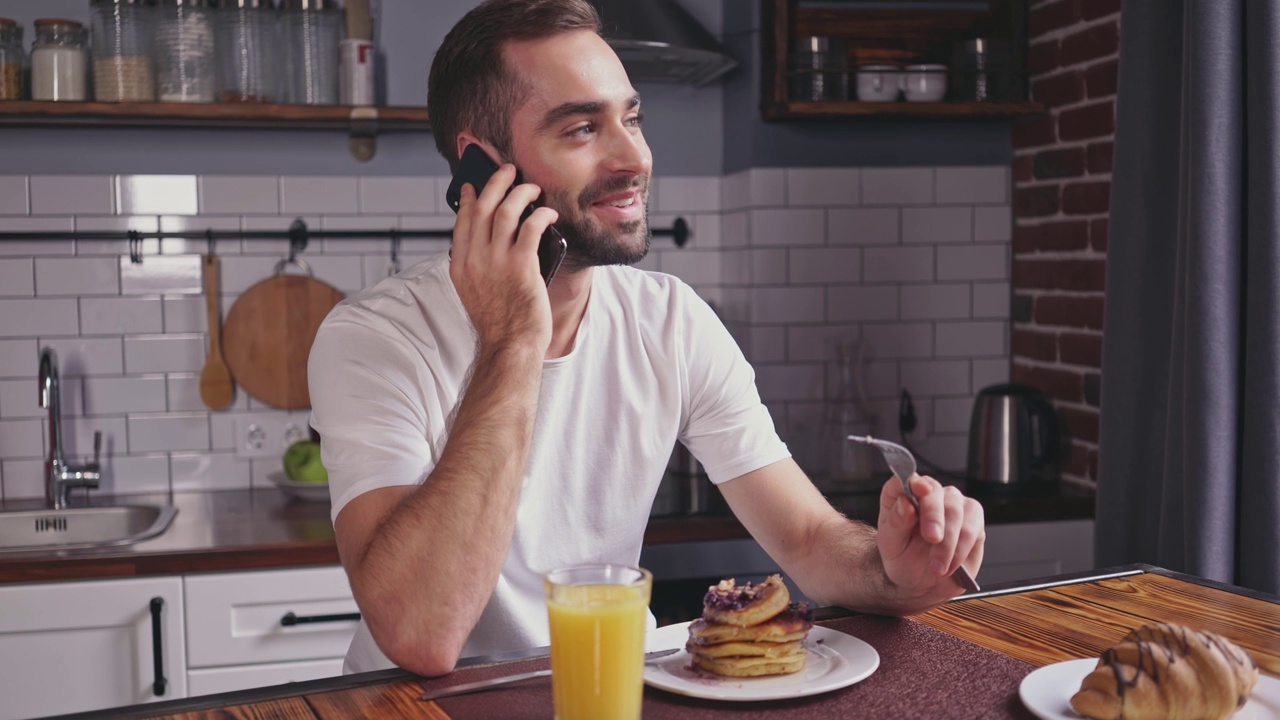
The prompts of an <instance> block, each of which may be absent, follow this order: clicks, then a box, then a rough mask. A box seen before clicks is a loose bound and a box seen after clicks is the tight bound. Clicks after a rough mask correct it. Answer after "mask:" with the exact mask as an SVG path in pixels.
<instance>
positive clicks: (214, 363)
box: [200, 253, 235, 410]
mask: <svg viewBox="0 0 1280 720" xmlns="http://www.w3.org/2000/svg"><path fill="white" fill-rule="evenodd" d="M204 297H205V303H206V309H207V311H208V314H209V357H208V358H207V359H206V360H205V363H204V370H203V371H202V372H201V373H200V399H201V400H203V401H204V404H205V405H206V406H208V408H209V409H210V410H221V409H223V408H225V407H227V406H228V405H230V404H231V400H232V399H233V398H234V397H235V387H234V386H233V385H232V384H231V371H229V370H227V363H226V361H225V360H223V358H222V306H221V305H220V304H219V303H218V256H217V255H214V254H213V253H209V254H208V255H205V256H204Z"/></svg>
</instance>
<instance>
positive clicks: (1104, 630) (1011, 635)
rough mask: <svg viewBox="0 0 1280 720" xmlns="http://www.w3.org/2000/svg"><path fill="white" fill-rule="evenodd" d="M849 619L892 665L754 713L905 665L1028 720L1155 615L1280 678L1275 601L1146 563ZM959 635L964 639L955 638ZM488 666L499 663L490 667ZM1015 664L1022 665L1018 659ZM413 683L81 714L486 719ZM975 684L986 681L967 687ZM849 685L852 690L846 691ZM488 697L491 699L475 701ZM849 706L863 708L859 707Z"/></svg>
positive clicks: (839, 698)
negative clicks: (1071, 664) (1035, 690)
mask: <svg viewBox="0 0 1280 720" xmlns="http://www.w3.org/2000/svg"><path fill="white" fill-rule="evenodd" d="M839 618H846V619H845V620H840V619H839ZM855 621H863V625H862V626H863V627H879V628H881V630H878V631H877V632H878V636H877V638H872V637H870V636H868V637H867V640H868V642H872V641H873V639H874V640H875V641H876V642H878V643H879V646H878V649H879V650H880V652H881V653H882V654H883V653H886V652H889V651H891V650H892V651H896V653H897V654H896V657H897V659H898V661H899V662H898V666H897V667H895V666H894V664H892V663H885V664H882V665H881V667H880V668H879V669H878V670H877V671H876V673H874V674H873V675H872V677H871V678H868V679H867V680H866V681H864V682H863V683H860V684H858V685H854V686H852V687H848V688H845V689H843V690H837V691H834V692H829V693H826V694H823V695H818V696H814V697H810V698H805V699H804V700H790V701H785V700H784V701H778V702H773V703H768V704H765V705H760V706H752V707H753V712H754V711H756V710H758V711H759V712H760V713H763V714H767V716H768V717H782V718H792V717H794V718H826V717H847V716H848V712H849V711H850V707H851V706H850V704H849V703H850V702H861V701H866V700H868V699H875V697H874V696H872V697H871V698H868V693H867V692H866V691H865V689H866V688H867V687H869V686H870V685H871V683H873V682H874V681H876V678H877V676H879V677H880V686H881V688H882V689H881V690H880V691H879V692H888V691H893V690H892V688H890V690H884V689H883V688H884V686H885V683H884V679H885V677H886V676H888V675H890V674H892V673H898V675H897V676H895V677H898V678H902V677H904V676H903V672H904V670H905V671H906V675H905V678H906V680H905V681H901V682H898V683H897V685H898V689H897V692H899V693H900V694H911V695H915V696H917V697H920V696H921V695H922V694H921V693H920V692H919V691H918V683H917V682H915V680H917V679H918V678H919V677H921V676H922V675H925V674H927V675H929V677H930V683H932V684H933V685H932V686H931V687H930V692H929V693H924V694H923V695H924V696H927V697H930V698H942V699H945V700H947V701H950V700H952V699H956V698H965V697H972V696H973V695H974V694H975V693H979V692H981V693H985V695H984V697H985V698H986V702H987V703H988V704H987V705H984V706H977V705H973V706H965V705H963V704H962V705H961V707H967V710H966V715H965V716H966V717H979V716H981V717H1010V718H1024V717H1029V715H1028V714H1027V711H1026V708H1025V707H1023V706H1022V704H1021V701H1020V700H1018V684H1019V682H1020V681H1021V678H1022V677H1025V675H1026V673H1027V672H1029V671H1030V669H1031V668H1033V667H1041V666H1045V665H1048V664H1051V663H1055V662H1058V661H1061V660H1067V659H1073V658H1088V657H1096V656H1097V655H1099V654H1101V653H1102V652H1103V651H1104V650H1106V649H1107V648H1109V647H1111V646H1113V645H1115V644H1116V643H1117V642H1118V641H1119V640H1120V639H1121V638H1122V637H1123V636H1124V635H1125V634H1126V633H1127V632H1129V630H1131V629H1133V628H1136V627H1139V626H1141V625H1144V624H1146V623H1149V622H1157V621H1164V622H1178V623H1183V624H1186V625H1189V626H1191V627H1193V628H1196V629H1201V630H1209V631H1212V632H1216V633H1219V634H1221V635H1224V636H1225V637H1227V638H1228V639H1229V640H1231V641H1233V642H1235V643H1237V644H1239V645H1240V646H1241V647H1243V648H1245V649H1246V650H1247V651H1249V652H1250V654H1252V655H1253V657H1254V659H1255V660H1256V661H1257V663H1258V665H1259V666H1260V667H1261V669H1262V671H1263V672H1264V673H1267V674H1269V675H1272V676H1275V675H1278V674H1280V598H1277V597H1275V596H1271V595H1266V594H1263V593H1256V592H1252V591H1248V590H1244V589H1241V588H1236V587H1232V586H1228V585H1223V584H1219V583H1214V582H1212V581H1206V580H1203V579H1198V578H1193V577H1190V576H1186V575H1181V574H1178V573H1172V572H1169V571H1166V570H1162V569H1160V568H1154V567H1150V566H1145V565H1139V566H1130V567H1127V568H1117V569H1114V570H1112V571H1105V572H1099V573H1095V574H1092V575H1089V576H1074V577H1071V576H1063V577H1058V578H1047V579H1045V580H1042V581H1040V582H1036V583H1031V584H1024V585H1021V586H1016V587H1008V588H1003V589H995V590H990V591H988V592H985V593H980V594H977V595H973V596H965V597H962V598H958V599H957V600H954V601H952V602H950V603H947V604H945V605H943V606H941V607H939V608H937V609H935V610H933V611H931V612H928V613H925V614H924V615H921V616H918V617H916V618H914V619H911V620H906V621H898V620H890V619H883V618H880V619H877V618H874V617H873V616H851V615H850V614H849V613H847V612H844V611H834V612H824V613H822V614H820V622H821V624H827V625H831V624H838V623H841V622H844V623H845V625H844V627H848V626H849V624H850V623H852V622H855ZM921 626H927V627H928V628H933V629H934V630H937V631H940V634H938V633H935V634H934V637H935V639H938V638H940V639H942V640H946V641H947V643H948V644H949V649H950V650H952V651H953V654H954V650H955V648H956V647H957V646H961V647H963V648H968V650H967V651H964V652H968V653H970V654H972V656H974V657H983V658H985V662H986V663H987V664H988V665H991V664H992V660H991V658H993V657H1003V658H1005V659H1004V660H1003V661H1000V663H996V664H999V665H1000V667H1001V670H1002V674H1000V676H999V679H998V680H993V679H992V678H993V677H994V676H993V675H985V676H984V675H983V674H982V670H981V668H980V667H978V666H974V667H972V668H964V669H962V671H961V672H960V673H958V674H957V673H952V674H950V675H947V674H946V673H942V672H935V670H940V669H941V667H942V666H943V665H945V664H947V663H951V664H952V665H953V666H954V665H955V663H956V660H955V658H954V657H951V658H949V659H948V658H946V657H943V656H939V655H936V651H937V650H938V646H937V645H935V646H931V647H930V648H928V650H926V649H925V648H923V647H919V646H914V647H908V648H905V650H904V648H903V647H901V642H899V641H901V640H904V639H909V638H917V637H921V636H922V633H925V632H929V631H927V630H924V629H922V627H921ZM884 628H888V629H887V630H884ZM894 637H896V638H897V640H895V639H894ZM957 640H959V641H962V642H961V643H957V642H956V641H957ZM895 642H898V644H899V647H897V648H893V647H892V646H893V645H894V643H895ZM989 651H994V652H993V653H992V652H989ZM545 652H546V649H545V648H541V649H537V650H533V651H530V652H529V653H526V654H524V655H522V656H521V659H523V660H525V662H523V663H522V667H523V666H529V665H530V664H532V663H533V661H530V660H528V658H536V657H539V656H545ZM931 653H934V654H931ZM983 653H986V654H985V655H984V654H983ZM1009 659H1012V661H1011V660H1009ZM494 662H499V663H500V664H499V665H494ZM922 662H928V663H929V668H928V669H927V670H926V669H925V668H923V667H920V666H918V665H919V663H922ZM1011 662H1013V664H1010V663H1011ZM1018 662H1024V663H1027V665H1025V666H1020V665H1018V664H1017V663H1018ZM503 663H511V664H514V660H513V659H512V658H510V657H508V658H501V659H495V658H488V659H485V658H478V659H472V660H470V661H466V662H464V665H465V667H460V668H459V669H458V670H456V671H455V672H454V673H453V674H452V675H450V676H449V678H454V677H455V676H456V678H457V681H458V682H461V681H463V679H464V677H468V676H474V675H477V674H489V675H493V674H498V673H501V672H503V670H502V664H503ZM1001 663H1002V664H1001ZM543 664H545V661H543ZM903 664H907V665H913V667H909V668H905V669H904V668H902V667H901V665H903ZM1019 668H1025V669H1019ZM978 677H982V678H983V682H980V683H976V682H975V679H976V678H978ZM421 683H422V679H421V678H418V677H415V676H413V675H411V674H409V673H406V672H404V671H401V670H389V671H383V672H378V673H366V674H363V675H351V676H345V677H341V678H332V679H326V680H316V681H311V682H306V683H298V684H292V685H279V686H275V687H271V688H261V689H258V690H250V691H244V692H239V693H227V694H224V695H214V696H207V697H201V698H193V699H190V700H178V701H172V702H167V703H160V704H154V705H145V706H144V705H139V706H133V707H130V708H120V709H115V710H106V711H101V712H97V713H90V714H86V715H84V716H82V717H85V718H132V717H144V716H145V717H170V718H182V719H183V720H196V719H204V718H210V719H212V718H215V717H216V718H223V717H239V718H257V717H273V718H300V719H306V720H320V719H323V720H327V719H328V718H355V717H370V718H372V717H404V718H410V717H412V718H433V719H435V720H448V719H450V718H454V719H456V720H466V719H467V718H471V717H482V716H485V715H484V714H476V713H464V712H462V711H460V710H457V708H459V707H462V706H461V705H451V707H453V708H455V710H454V711H453V712H450V711H447V710H446V709H445V708H444V707H443V706H441V705H440V704H438V703H436V702H423V701H420V700H419V699H418V696H419V695H420V694H421V692H422V686H421ZM547 683H549V681H548V680H547V679H545V678H543V679H540V680H537V681H530V682H528V683H524V684H522V685H521V686H513V687H523V688H525V689H524V690H523V691H521V690H516V689H509V690H505V691H497V690H494V691H490V692H489V693H486V694H482V695H471V696H465V697H469V698H478V700H476V701H475V702H489V703H490V704H491V705H492V704H493V703H506V704H505V705H501V708H505V709H506V710H508V711H512V712H514V710H513V708H517V707H522V706H519V705H516V704H514V703H515V695H516V694H517V693H519V692H523V693H525V697H526V698H527V697H530V696H536V697H539V698H542V699H543V701H544V702H548V701H549V689H548V687H547ZM903 684H906V685H907V687H906V688H905V690H904V689H903V688H902V685H903ZM980 685H985V686H986V687H984V688H978V689H975V688H976V686H980ZM859 692H862V694H861V695H858V694H856V693H859ZM504 693H505V694H504ZM536 693H541V694H540V695H537V694H536ZM966 693H968V695H966ZM486 697H488V698H491V699H489V700H485V699H484V698H486ZM455 699H456V698H455ZM440 702H447V701H440ZM471 706H472V707H474V706H475V704H474V703H472V705H471ZM858 707H862V708H863V709H866V706H865V705H858ZM952 707H953V708H954V706H952ZM743 709H744V706H742V705H741V704H738V703H714V702H711V703H708V702H706V701H700V700H693V699H689V698H685V697H682V696H679V695H673V694H669V693H663V692H658V691H654V690H652V689H646V691H645V716H646V717H651V716H652V717H664V718H666V717H687V718H704V717H732V716H733V714H734V713H741V712H742V710H743ZM548 710H549V705H546V706H540V707H534V708H532V709H528V710H522V712H523V713H524V714H525V715H527V716H539V715H543V716H545V715H546V713H547V711H548ZM497 711H499V707H490V713H492V712H497ZM873 714H874V713H873ZM489 716H491V714H490V715H489Z"/></svg>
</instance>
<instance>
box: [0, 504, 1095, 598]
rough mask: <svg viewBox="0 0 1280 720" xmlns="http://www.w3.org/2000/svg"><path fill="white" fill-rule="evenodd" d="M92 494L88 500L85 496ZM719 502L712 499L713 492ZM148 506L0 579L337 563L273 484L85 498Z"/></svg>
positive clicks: (871, 513) (727, 528) (995, 510)
mask: <svg viewBox="0 0 1280 720" xmlns="http://www.w3.org/2000/svg"><path fill="white" fill-rule="evenodd" d="M91 497H92V496H91ZM716 497H717V498H718V493H717V494H716ZM878 497H879V496H878V495H877V494H875V493H859V494H845V495H834V494H833V495H829V498H830V500H831V502H832V504H833V505H834V506H835V507H836V508H837V509H839V510H840V511H841V512H843V513H844V514H845V515H847V516H848V517H851V518H855V519H860V520H864V521H866V522H869V523H874V522H875V519H876V513H877V508H878ZM980 499H981V501H982V503H983V506H984V508H985V510H986V514H987V522H988V524H1001V523H1014V522H1040V521H1048V520H1072V519H1084V518H1092V517H1093V510H1094V500H1093V495H1092V493H1090V492H1088V491H1085V490H1081V489H1077V488H1073V487H1070V486H1064V488H1063V489H1062V490H1061V491H1060V492H1054V493H1052V494H1041V495H1037V496H1005V497H1002V496H992V497H985V498H980ZM123 503H147V504H159V505H167V504H169V503H172V504H173V505H174V506H175V507H177V509H178V513H177V515H176V516H175V517H174V519H173V524H172V525H171V526H170V528H169V529H168V530H166V531H165V532H164V533H162V534H161V535H159V536H157V537H155V538H151V539H149V540H143V541H142V542H138V543H135V544H133V545H124V546H117V547H105V548H94V549H87V550H61V551H50V550H38V551H28V552H0V582H43V581H54V580H87V579H95V578H112V577H134V576H142V575H176V574H186V573H197V572H229V571H236V570H253V569H267V568H281V567H301V566H306V565H332V564H337V563H338V551H337V547H336V546H335V545H334V541H333V525H332V523H331V522H330V520H329V504H328V503H317V502H304V501H300V500H293V499H290V498H289V497H288V496H286V495H284V494H283V493H281V492H280V491H279V490H277V489H275V488H264V489H258V490H226V491H219V492H201V493H175V494H173V495H172V496H169V495H134V496H120V497H116V498H110V497H105V496H99V497H92V499H91V501H90V504H93V505H109V504H123ZM40 507H43V505H42V502H41V501H39V500H22V501H9V502H6V503H0V510H19V509H35V508H40ZM746 537H749V534H748V533H747V531H746V529H745V528H743V527H742V525H741V524H740V523H739V522H738V521H737V520H736V519H734V518H733V517H732V516H731V515H729V514H728V511H727V510H726V509H725V508H723V506H720V507H716V506H715V505H713V507H712V511H711V513H710V514H705V515H692V516H672V517H655V518H653V519H651V520H650V521H649V526H648V529H647V530H646V531H645V543H647V544H657V543H674V542H702V541H713V540H731V539H738V538H746Z"/></svg>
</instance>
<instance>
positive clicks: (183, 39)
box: [155, 0, 216, 102]
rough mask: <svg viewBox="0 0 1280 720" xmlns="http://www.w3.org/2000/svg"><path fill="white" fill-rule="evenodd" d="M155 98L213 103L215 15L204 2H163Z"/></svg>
mask: <svg viewBox="0 0 1280 720" xmlns="http://www.w3.org/2000/svg"><path fill="white" fill-rule="evenodd" d="M155 50H156V97H157V99H158V100H159V101H160V102H213V100H214V96H215V90H216V83H215V73H216V70H215V68H214V55H213V53H214V41H213V14H212V12H211V11H210V10H209V7H208V3H207V2H206V1H205V0H163V1H162V2H161V4H160V7H159V8H157V13H156V31H155Z"/></svg>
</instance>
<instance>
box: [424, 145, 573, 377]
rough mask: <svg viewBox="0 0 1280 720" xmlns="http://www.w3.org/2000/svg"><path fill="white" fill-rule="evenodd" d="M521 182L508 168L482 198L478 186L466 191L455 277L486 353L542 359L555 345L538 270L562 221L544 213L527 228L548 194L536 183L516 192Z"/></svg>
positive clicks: (493, 179)
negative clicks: (547, 240)
mask: <svg viewBox="0 0 1280 720" xmlns="http://www.w3.org/2000/svg"><path fill="white" fill-rule="evenodd" d="M515 177H516V170H515V166H514V165H511V164H509V163H508V164H504V165H503V166H502V167H501V168H499V169H498V171H497V172H496V173H494V174H493V177H491V178H490V179H489V182H488V184H487V185H485V187H484V189H483V190H482V191H481V192H480V194H479V196H478V197H477V195H476V191H475V189H474V188H473V187H472V186H471V185H464V186H463V187H462V196H461V199H460V201H459V206H458V221H457V223H456V224H455V225H454V227H453V250H452V253H451V262H450V265H449V276H450V277H451V278H452V280H453V285H454V287H455V288H457V290H458V297H460V298H461V299H462V306H463V307H464V308H466V311H467V314H468V315H469V316H470V317H471V324H472V325H473V326H474V327H475V329H476V334H477V335H478V336H479V342H480V347H481V348H493V347H495V346H498V345H501V344H503V343H515V344H516V345H524V344H526V343H527V344H529V345H530V346H532V347H531V349H534V350H536V351H537V352H538V353H539V357H540V356H541V355H542V354H543V353H545V352H546V350H547V347H548V345H550V343H551V305H550V302H549V300H548V298H547V290H546V283H545V282H543V280H542V275H541V273H540V272H539V271H538V243H539V241H540V240H541V238H542V233H543V232H544V231H545V230H546V229H547V227H548V226H550V225H551V224H552V223H554V222H555V221H556V218H557V217H558V214H557V213H556V211H555V210H552V209H551V208H548V207H540V208H538V209H536V210H534V211H533V214H532V215H530V216H529V218H528V219H527V220H525V221H524V223H522V224H521V223H520V215H521V214H522V213H523V212H524V210H525V208H527V207H528V206H529V205H531V204H532V203H533V202H534V201H535V200H537V199H538V196H539V195H541V194H542V189H541V188H539V187H538V186H537V185H532V184H528V183H525V184H523V185H518V186H516V187H515V188H512V187H511V184H512V183H513V182H515ZM509 189H510V191H511V192H510V193H508V192H507V191H508V190H509Z"/></svg>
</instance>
